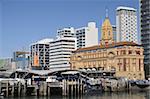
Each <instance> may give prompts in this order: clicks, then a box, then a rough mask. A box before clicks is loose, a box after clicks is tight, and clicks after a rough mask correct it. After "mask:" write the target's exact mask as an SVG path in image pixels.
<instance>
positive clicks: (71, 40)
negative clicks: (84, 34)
mask: <svg viewBox="0 0 150 99" xmlns="http://www.w3.org/2000/svg"><path fill="white" fill-rule="evenodd" d="M57 35H58V36H57V38H56V39H55V40H53V41H51V42H50V50H49V52H50V53H49V54H50V58H49V59H50V61H49V62H50V67H49V68H50V69H53V68H70V63H69V61H70V55H71V54H72V52H73V51H74V50H76V38H75V32H74V28H72V27H71V28H63V29H59V30H57Z"/></svg>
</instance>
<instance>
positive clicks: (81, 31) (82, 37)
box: [75, 22, 98, 48]
mask: <svg viewBox="0 0 150 99" xmlns="http://www.w3.org/2000/svg"><path fill="white" fill-rule="evenodd" d="M75 32H76V38H77V48H83V47H89V46H92V45H97V44H98V28H97V27H96V23H95V22H89V23H88V26H87V27H81V28H77V29H75Z"/></svg>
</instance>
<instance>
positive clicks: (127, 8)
mask: <svg viewBox="0 0 150 99" xmlns="http://www.w3.org/2000/svg"><path fill="white" fill-rule="evenodd" d="M118 10H131V11H136V9H134V8H131V7H124V6H120V7H117V11H118Z"/></svg>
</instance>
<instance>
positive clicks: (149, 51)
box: [141, 0, 150, 77]
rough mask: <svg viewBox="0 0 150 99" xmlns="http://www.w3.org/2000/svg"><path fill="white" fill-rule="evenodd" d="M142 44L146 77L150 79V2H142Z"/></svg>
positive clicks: (149, 0) (142, 0)
mask: <svg viewBox="0 0 150 99" xmlns="http://www.w3.org/2000/svg"><path fill="white" fill-rule="evenodd" d="M141 42H142V45H143V47H144V56H145V57H144V66H145V71H146V76H147V77H148V75H149V77H150V0H141Z"/></svg>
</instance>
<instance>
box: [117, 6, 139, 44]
mask: <svg viewBox="0 0 150 99" xmlns="http://www.w3.org/2000/svg"><path fill="white" fill-rule="evenodd" d="M116 11H117V12H116V14H117V15H116V28H117V42H121V41H129V42H135V43H138V32H137V15H136V14H137V13H136V9H134V8H130V7H118V8H117V9H116Z"/></svg>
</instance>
